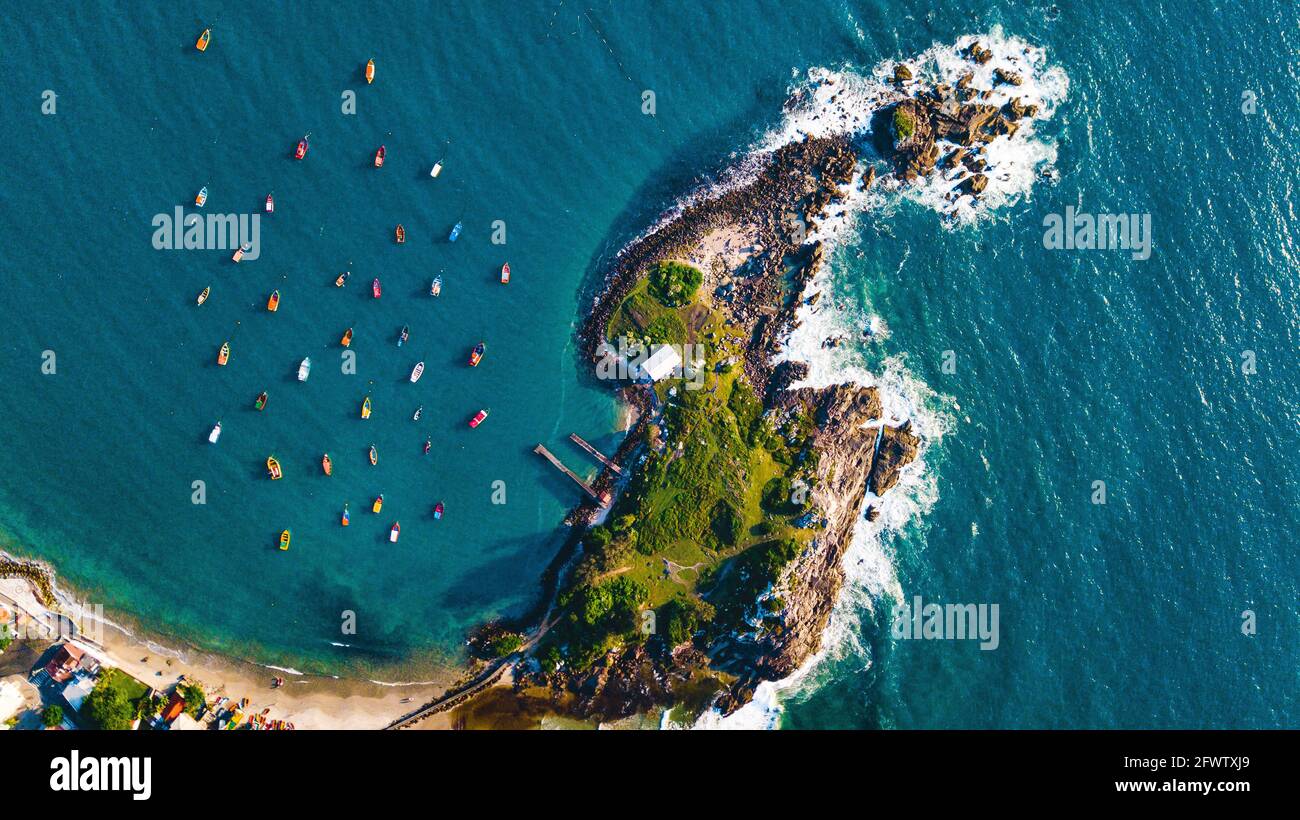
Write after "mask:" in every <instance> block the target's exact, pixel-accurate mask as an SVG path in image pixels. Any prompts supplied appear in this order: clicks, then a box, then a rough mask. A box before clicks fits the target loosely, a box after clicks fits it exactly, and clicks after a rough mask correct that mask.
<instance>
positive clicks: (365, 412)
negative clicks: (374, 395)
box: [361, 396, 370, 419]
mask: <svg viewBox="0 0 1300 820" xmlns="http://www.w3.org/2000/svg"><path fill="white" fill-rule="evenodd" d="M361 418H363V419H368V418H370V397H369V396H366V399H365V401H363V402H361Z"/></svg>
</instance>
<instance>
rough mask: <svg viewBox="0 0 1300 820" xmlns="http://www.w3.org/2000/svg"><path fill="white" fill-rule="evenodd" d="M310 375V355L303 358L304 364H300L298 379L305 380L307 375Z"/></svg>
mask: <svg viewBox="0 0 1300 820" xmlns="http://www.w3.org/2000/svg"><path fill="white" fill-rule="evenodd" d="M310 375H311V357H310V356H308V357H307V358H305V359H303V360H302V364H300V365H298V381H300V382H305V381H307V377H308V376H310Z"/></svg>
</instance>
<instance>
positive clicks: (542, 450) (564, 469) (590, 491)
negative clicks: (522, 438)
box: [533, 444, 601, 501]
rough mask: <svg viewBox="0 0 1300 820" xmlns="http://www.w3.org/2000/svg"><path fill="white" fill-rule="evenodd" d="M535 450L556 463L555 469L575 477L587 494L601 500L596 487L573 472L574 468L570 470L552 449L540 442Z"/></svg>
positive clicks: (572, 477)
mask: <svg viewBox="0 0 1300 820" xmlns="http://www.w3.org/2000/svg"><path fill="white" fill-rule="evenodd" d="M533 452H534V453H539V454H541V455H543V456H545V457H546V460H547V461H549V462H551V463H552V464H554V465H555V469H557V470H559V471H560V472H562V473H564V474H565V475H567V476H568V477H569V478H571V479H573V480H574V481H576V482H577V483H578V486H579V487H581V488H582V489H584V490H586V491H587V495H589V496H591V497H592V498H594V499H596V500H597V501H600V500H601V497H600V496H599V495H598V494H597V493H596V491H595V490H594V489H592V487H591V485H590V484H588V483H587V482H585V481H583V480H582V479H581V478H578V474H577V473H575V472H573V470H570V469H569V468H568V467H565V466H564V463H563V462H561V461H560V460H559V459H558V458H556V457H555V456H553V455H551V451H550V450H548V449H546V448H545V447H543V446H542V445H540V444H539V445H537V446H536V447H534V448H533Z"/></svg>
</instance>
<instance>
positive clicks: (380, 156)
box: [375, 145, 388, 168]
mask: <svg viewBox="0 0 1300 820" xmlns="http://www.w3.org/2000/svg"><path fill="white" fill-rule="evenodd" d="M387 153H388V149H386V148H385V147H384V146H382V145H381V146H379V150H378V151H376V152H375V167H376V168H383V167H384V155H385V154H387Z"/></svg>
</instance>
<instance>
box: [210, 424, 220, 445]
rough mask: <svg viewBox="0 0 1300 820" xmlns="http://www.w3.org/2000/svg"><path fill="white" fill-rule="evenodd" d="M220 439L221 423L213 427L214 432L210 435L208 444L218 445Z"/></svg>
mask: <svg viewBox="0 0 1300 820" xmlns="http://www.w3.org/2000/svg"><path fill="white" fill-rule="evenodd" d="M219 438H221V422H217V423H216V424H215V425H213V427H212V432H211V433H208V442H209V443H210V444H216V443H217V439H219Z"/></svg>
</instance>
